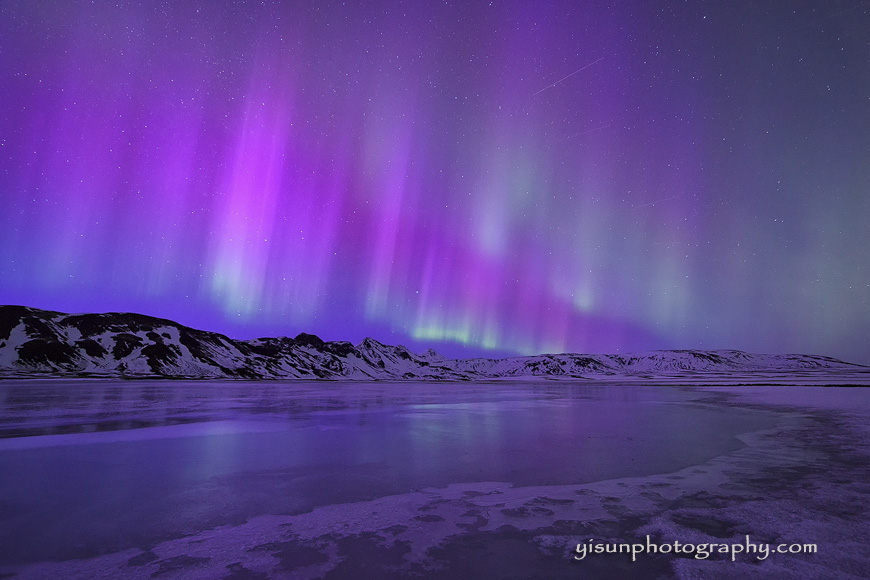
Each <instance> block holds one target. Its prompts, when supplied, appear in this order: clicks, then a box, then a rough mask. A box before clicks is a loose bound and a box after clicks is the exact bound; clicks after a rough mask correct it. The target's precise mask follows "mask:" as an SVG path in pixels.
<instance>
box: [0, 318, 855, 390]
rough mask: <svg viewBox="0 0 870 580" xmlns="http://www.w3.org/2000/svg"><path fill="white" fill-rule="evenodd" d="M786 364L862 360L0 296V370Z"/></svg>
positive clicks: (537, 369)
mask: <svg viewBox="0 0 870 580" xmlns="http://www.w3.org/2000/svg"><path fill="white" fill-rule="evenodd" d="M789 371H794V372H798V371H799V372H812V371H820V372H824V371H830V372H838V371H853V372H857V373H861V374H863V373H865V372H868V371H870V369H868V367H865V366H862V365H855V364H850V363H845V362H842V361H839V360H836V359H833V358H830V357H824V356H813V355H759V354H750V353H746V352H742V351H738V350H715V351H700V350H671V351H652V352H648V353H637V354H630V355H582V354H546V355H537V356H523V357H510V358H501V359H483V358H477V359H457V360H450V359H444V358H442V357H441V356H439V355H438V354H437V353H435V352H434V351H431V350H430V351H427V352H426V353H424V354H422V355H418V354H414V353H412V352H410V351H409V350H408V349H406V348H405V347H403V346H390V345H386V344H382V343H380V342H378V341H376V340H374V339H371V338H367V339H365V340H363V341H362V342H360V343H359V344H356V345H354V344H351V343H350V342H344V341H334V342H324V341H323V340H321V339H320V338H318V337H317V336H314V335H311V334H304V333H303V334H300V335H298V336H297V337H296V338H286V337H282V338H259V339H256V340H233V339H231V338H228V337H226V336H224V335H222V334H217V333H214V332H206V331H202V330H196V329H193V328H189V327H186V326H183V325H181V324H178V323H176V322H173V321H171V320H165V319H161V318H154V317H151V316H145V315H141V314H132V313H108V314H64V313H61V312H52V311H46V310H38V309H35V308H28V307H25V306H0V377H15V376H33V375H42V374H44V375H50V376H95V377H167V378H169V377H173V378H182V377H185V378H239V379H289V378H309V379H315V378H319V379H361V380H371V379H394V380H395V379H413V380H481V379H500V378H522V377H547V378H595V377H605V376H626V377H643V376H653V375H654V376H661V375H674V374H676V375H679V374H685V373H690V374H693V375H695V374H702V375H716V374H722V373H760V372H789Z"/></svg>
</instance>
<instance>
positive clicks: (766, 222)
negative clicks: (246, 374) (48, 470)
mask: <svg viewBox="0 0 870 580" xmlns="http://www.w3.org/2000/svg"><path fill="white" fill-rule="evenodd" d="M868 223H870V3H867V2H862V1H859V0H850V1H846V0H837V1H831V2H817V1H810V0H797V1H771V2H748V1H743V0H740V1H736V2H706V1H697V2H685V3H684V2H674V1H670V2H666V1H659V0H655V1H643V2H641V1H635V2H582V1H577V0H573V1H554V2H497V1H493V2H474V1H469V2H443V1H442V2H425V1H421V2H398V1H395V2H393V1H385V0H376V1H372V2H358V3H355V2H347V3H344V2H328V1H319V2H315V1H305V2H302V1H299V2H292V1H288V2H278V1H264V2H254V1H235V2H232V1H226V0H214V1H208V2H207V1H190V2H157V1H146V0H139V1H135V0H119V1H117V2H108V1H105V2H103V1H100V0H97V1H95V2H85V1H80V0H69V1H41V0H5V1H4V2H2V3H0V303H4V304H24V305H28V306H34V307H38V308H47V309H53V310H62V311H67V312H91V311H93V312H104V311H135V312H141V313H144V314H150V315H155V316H161V317H165V318H171V319H173V320H176V321H178V322H180V323H182V324H187V325H190V326H195V327H198V328H202V329H207V330H214V331H218V332H224V333H226V334H229V335H231V336H233V337H235V338H253V337H256V336H266V335H289V336H295V335H296V334H298V333H299V332H310V333H315V334H318V335H320V336H322V337H323V338H325V339H327V340H352V341H357V340H359V339H361V338H363V337H364V336H373V337H374V338H376V339H378V340H381V341H383V342H390V343H393V344H396V343H403V344H406V345H407V346H409V347H418V346H423V345H425V346H434V347H435V348H436V349H438V350H440V351H443V352H445V353H447V354H451V353H454V354H462V353H474V354H478V353H486V352H491V353H505V352H520V353H524V354H531V353H539V352H565V351H569V352H590V353H595V352H626V351H631V350H647V349H654V348H739V349H744V350H750V351H757V352H771V353H781V352H807V353H814V354H824V355H832V356H838V357H841V358H844V359H846V360H850V361H853V362H864V363H870V354H868V352H867V345H868V344H870V257H868V256H870V251H868V249H867V248H870V227H868Z"/></svg>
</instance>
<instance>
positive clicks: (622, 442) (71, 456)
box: [0, 381, 771, 564]
mask: <svg viewBox="0 0 870 580" xmlns="http://www.w3.org/2000/svg"><path fill="white" fill-rule="evenodd" d="M705 396H706V395H704V394H702V393H696V392H693V391H690V390H687V389H677V388H670V387H660V386H657V387H651V386H637V385H632V386H624V387H621V386H614V385H607V386H590V385H572V384H565V383H551V382H544V383H494V384H456V383H448V384H432V383H424V384H413V383H397V384H389V383H365V384H359V383H350V384H348V383H344V384H342V383H278V382H168V381H160V382H150V381H149V382H145V381H132V382H94V381H90V382H89V381H6V382H3V383H0V437H2V438H0V563H5V564H12V563H22V562H31V561H42V560H47V559H53V560H63V559H69V558H74V557H76V558H81V557H89V556H93V555H97V554H100V553H108V552H114V551H118V550H121V549H125V548H131V547H139V548H147V547H149V546H151V545H153V544H155V543H157V542H159V541H162V540H165V539H169V538H172V537H180V536H184V535H188V534H193V533H196V532H198V531H200V530H203V529H208V528H211V527H215V526H218V525H223V524H237V523H241V522H244V521H245V520H246V519H248V518H249V517H251V516H255V515H262V514H291V513H300V512H303V511H307V510H310V509H312V508H313V507H315V506H318V505H326V504H334V503H346V502H355V501H360V500H365V499H371V498H375V497H380V496H385V495H392V494H398V493H404V492H408V491H411V490H414V489H421V488H426V487H442V486H446V485H447V484H449V483H457V482H473V481H502V482H510V483H513V484H516V485H554V484H570V483H583V482H590V481H597V480H601V479H609V478H616V477H625V476H640V475H650V474H655V473H664V472H669V471H674V470H677V469H681V468H683V467H686V466H688V465H693V464H696V463H700V462H703V461H706V460H708V459H710V458H712V457H714V456H716V455H720V454H722V453H726V452H728V451H732V450H734V449H736V448H738V447H739V446H740V443H739V441H738V440H737V439H735V437H734V436H735V435H736V434H738V433H742V432H748V431H752V430H757V429H761V428H766V427H769V426H770V424H771V418H770V417H769V416H768V415H766V414H761V413H752V412H748V411H742V410H736V409H733V408H731V409H725V408H720V407H717V406H713V405H705V404H703V403H699V402H698V401H700V400H701V399H703V398H704V397H705Z"/></svg>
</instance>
